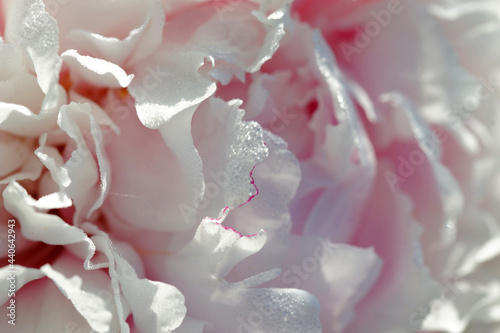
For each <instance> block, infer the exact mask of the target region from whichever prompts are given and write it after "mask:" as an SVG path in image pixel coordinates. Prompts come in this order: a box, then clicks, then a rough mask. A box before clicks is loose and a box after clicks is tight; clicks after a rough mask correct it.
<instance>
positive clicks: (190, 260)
mask: <svg viewBox="0 0 500 333" xmlns="http://www.w3.org/2000/svg"><path fill="white" fill-rule="evenodd" d="M223 219H224V216H223V217H222V218H220V219H219V220H213V219H205V220H203V221H202V223H201V224H200V226H199V228H198V230H197V231H196V234H195V236H194V238H193V239H192V240H191V241H190V242H189V243H188V244H187V245H186V246H185V247H183V248H182V249H181V250H180V251H178V252H177V253H175V254H173V255H171V256H169V257H167V258H166V259H165V263H164V265H165V266H164V267H165V268H164V269H165V275H166V276H167V278H168V280H169V281H173V283H174V284H175V285H177V286H179V288H180V290H181V291H183V293H184V295H185V296H186V306H187V308H188V315H189V316H191V317H193V318H197V319H202V320H205V321H206V322H207V323H208V325H210V327H213V329H215V330H217V331H221V332H224V331H228V332H237V331H238V330H239V331H242V330H247V331H250V332H321V324H320V322H319V319H318V313H319V303H318V301H317V300H316V299H315V298H314V297H313V296H312V295H310V294H309V293H307V292H305V291H303V290H298V289H275V288H256V287H257V286H258V285H260V284H262V283H264V282H266V281H268V280H269V279H272V278H274V277H276V273H278V274H279V272H276V271H267V272H263V273H261V274H259V275H255V276H252V277H249V278H247V279H245V280H243V281H239V282H234V283H231V282H228V281H226V280H225V279H224V277H225V276H226V275H227V273H228V272H229V271H230V270H231V269H232V268H233V267H234V265H236V264H237V263H238V262H239V261H241V260H243V259H245V258H246V257H248V256H250V255H252V254H253V253H255V252H257V251H259V250H260V249H261V248H262V246H263V245H264V243H265V242H266V234H265V232H264V231H261V232H259V233H258V234H257V235H250V236H241V234H239V233H237V232H236V231H235V230H233V229H231V228H226V227H224V226H223V225H221V222H223ZM207 303H211V304H212V306H209V307H207ZM222 318H223V319H222Z"/></svg>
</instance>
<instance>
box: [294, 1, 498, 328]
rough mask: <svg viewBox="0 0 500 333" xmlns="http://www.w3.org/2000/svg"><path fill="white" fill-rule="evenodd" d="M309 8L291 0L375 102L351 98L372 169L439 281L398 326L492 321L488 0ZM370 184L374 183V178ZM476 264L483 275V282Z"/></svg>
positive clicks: (494, 129) (492, 20) (493, 22)
mask: <svg viewBox="0 0 500 333" xmlns="http://www.w3.org/2000/svg"><path fill="white" fill-rule="evenodd" d="M332 3H334V2H332ZM340 3H341V2H338V4H339V6H340ZM318 8H319V6H317V5H315V4H314V2H313V3H312V5H311V6H310V7H309V6H306V5H305V2H298V3H297V4H296V7H295V9H296V10H297V12H298V13H299V15H300V16H301V17H302V18H304V19H306V20H307V21H309V22H310V23H311V24H312V25H313V26H316V27H319V28H320V29H321V30H322V32H323V33H324V34H325V38H326V40H327V41H328V43H329V45H330V46H331V48H332V49H333V51H334V52H335V54H336V55H337V58H338V61H339V64H340V67H341V68H342V69H343V70H345V71H346V72H347V73H349V76H350V78H351V79H352V80H355V81H356V82H357V83H359V84H360V85H361V86H362V88H363V89H364V90H365V91H366V94H367V97H369V98H370V99H371V101H372V102H373V104H372V105H371V107H370V108H367V105H366V103H364V104H363V100H362V99H359V100H358V102H359V103H360V105H361V106H362V107H363V108H364V109H365V110H364V111H365V113H366V118H364V117H363V119H364V123H365V128H366V130H367V132H368V135H369V138H370V141H371V143H372V145H373V147H374V149H375V153H376V156H377V160H378V161H379V162H378V169H379V171H378V174H379V176H378V178H381V177H383V178H385V182H386V184H385V185H386V186H387V187H388V188H389V189H391V191H392V192H393V193H397V194H398V195H397V196H398V197H402V198H404V201H407V202H411V206H410V207H412V209H411V210H409V211H408V212H407V213H405V215H407V217H408V218H409V219H411V220H413V221H414V222H413V224H415V223H418V224H420V225H421V226H422V227H423V229H422V231H419V232H418V234H417V238H416V239H418V240H419V241H420V242H421V243H422V253H423V257H421V259H423V261H424V262H425V264H426V265H427V266H429V268H430V274H431V276H432V277H433V278H435V279H436V280H437V281H439V282H440V284H441V288H442V294H441V298H440V299H438V300H436V301H434V302H433V304H432V308H431V307H430V306H427V305H425V304H424V303H421V304H422V307H421V308H419V309H418V311H416V312H410V313H407V314H406V315H407V324H406V325H407V326H408V324H410V327H407V328H406V330H410V331H414V330H417V329H418V328H419V327H420V326H421V323H422V321H424V319H425V321H424V328H425V330H426V331H429V332H435V331H445V332H474V331H475V330H479V331H481V330H485V331H487V332H489V331H494V330H495V328H496V325H497V323H498V316H495V315H494V314H493V313H492V310H486V309H488V308H490V309H492V308H493V307H494V305H493V304H495V302H497V293H496V292H495V290H496V288H497V286H496V282H494V281H493V280H494V279H492V276H490V279H487V278H485V275H484V274H482V273H481V270H482V269H483V266H485V268H484V269H486V270H487V267H488V265H490V264H491V262H494V260H495V258H497V257H498V254H499V250H498V247H497V246H492V245H491V244H492V243H493V242H496V241H497V239H498V230H499V223H498V221H499V217H498V209H496V208H493V207H492V206H491V202H494V201H498V191H496V190H494V188H495V185H496V184H497V183H495V182H496V179H498V171H497V170H498V162H499V155H498V146H497V145H496V144H494V143H493V142H494V141H495V140H496V139H497V138H498V133H499V132H498V125H497V124H498V122H497V119H498V113H497V112H496V111H495V109H496V108H497V106H498V96H497V95H496V90H497V89H495V87H496V84H495V82H496V81H495V75H496V74H495V73H496V71H497V67H498V66H497V62H496V61H495V60H494V59H495V52H497V51H498V50H496V48H493V47H491V45H492V44H491V43H488V42H486V40H488V38H491V37H493V36H495V35H496V34H497V33H498V15H497V14H498V6H497V5H496V4H495V5H494V4H493V2H490V1H480V2H472V1H462V2H459V3H453V4H452V3H450V2H446V1H425V2H421V3H410V2H395V1H383V2H369V1H366V2H358V3H357V4H355V5H353V6H351V9H352V10H347V11H346V12H345V15H344V16H343V17H342V18H340V19H339V20H336V21H335V22H333V23H331V24H329V23H327V21H326V19H327V15H324V14H323V13H321V12H320V11H319V10H318ZM370 29H371V30H370ZM374 31H376V33H374ZM472 45H474V47H471V46H472ZM479 45H482V49H483V50H484V57H482V56H480V53H478V52H477V50H478V46H479ZM388 50H389V51H388ZM479 58H481V60H480V61H478V60H477V59H479ZM472 59H475V60H472ZM388 64H390V66H388ZM471 74H472V75H471ZM358 90H359V89H358ZM358 93H359V91H358ZM358 97H363V96H361V95H359V94H358ZM365 97H366V96H365ZM369 109H372V110H373V111H374V112H373V113H372V112H371V111H370V110H369ZM368 111H370V112H368ZM381 169H382V171H381ZM381 172H382V174H381ZM375 192H378V193H379V195H381V194H380V193H384V192H383V191H382V190H381V189H378V188H377V187H376V188H375V190H374V193H375ZM374 200H376V198H373V197H372V198H371V199H370V200H369V206H370V203H371V201H374ZM385 200H387V201H389V200H390V199H389V198H388V197H387V196H386V197H385V198H384V201H385ZM392 200H396V198H394V199H392ZM395 202H396V201H395ZM380 204H382V203H380ZM394 206H397V204H396V203H394ZM362 223H366V222H362ZM361 228H362V229H361V230H363V228H365V227H364V226H361ZM418 235H420V236H418ZM479 239H481V241H479ZM356 244H359V245H365V246H366V245H372V244H373V243H371V242H363V243H358V241H356ZM388 244H390V242H387V245H388ZM373 245H375V244H373ZM379 246H380V245H379ZM375 248H376V250H377V248H378V246H377V245H375ZM381 249H383V248H381ZM377 253H379V254H380V255H381V256H382V257H383V258H384V259H385V258H386V256H387V254H385V253H382V252H379V251H377ZM419 257H420V256H419ZM389 258H390V257H389ZM386 265H389V267H390V266H391V261H389V262H387V263H386ZM386 265H384V268H385V267H386ZM384 271H385V270H383V271H382V279H383V278H384ZM476 276H482V277H483V279H482V280H481V282H479V281H477V280H476V279H477V278H476ZM378 283H381V282H378ZM377 290H379V292H381V293H382V290H383V288H381V285H378V284H376V285H375V287H374V289H373V291H372V292H371V293H370V294H369V297H368V299H367V301H370V299H371V297H373V295H374V294H376V293H377ZM485 290H490V291H491V293H490V294H488V295H486V294H487V293H485ZM465 293H467V295H464V294H465ZM421 295H422V296H423V294H421ZM429 299H430V295H429ZM368 307H369V305H366V307H365V306H364V305H363V306H361V307H360V309H362V310H361V311H366V309H367V308H368ZM377 308H378V309H380V308H381V307H379V306H377ZM402 308H403V307H401V309H402ZM428 312H431V313H430V315H429V316H428V317H427V318H425V317H426V314H427V313H428ZM493 312H494V311H493ZM362 313H364V312H362ZM482 313H488V314H487V315H482ZM361 324H362V322H360V323H357V324H355V325H353V327H355V328H359V327H361V326H360V325H361ZM488 325H490V326H488ZM387 329H389V328H387ZM361 331H363V328H361Z"/></svg>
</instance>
